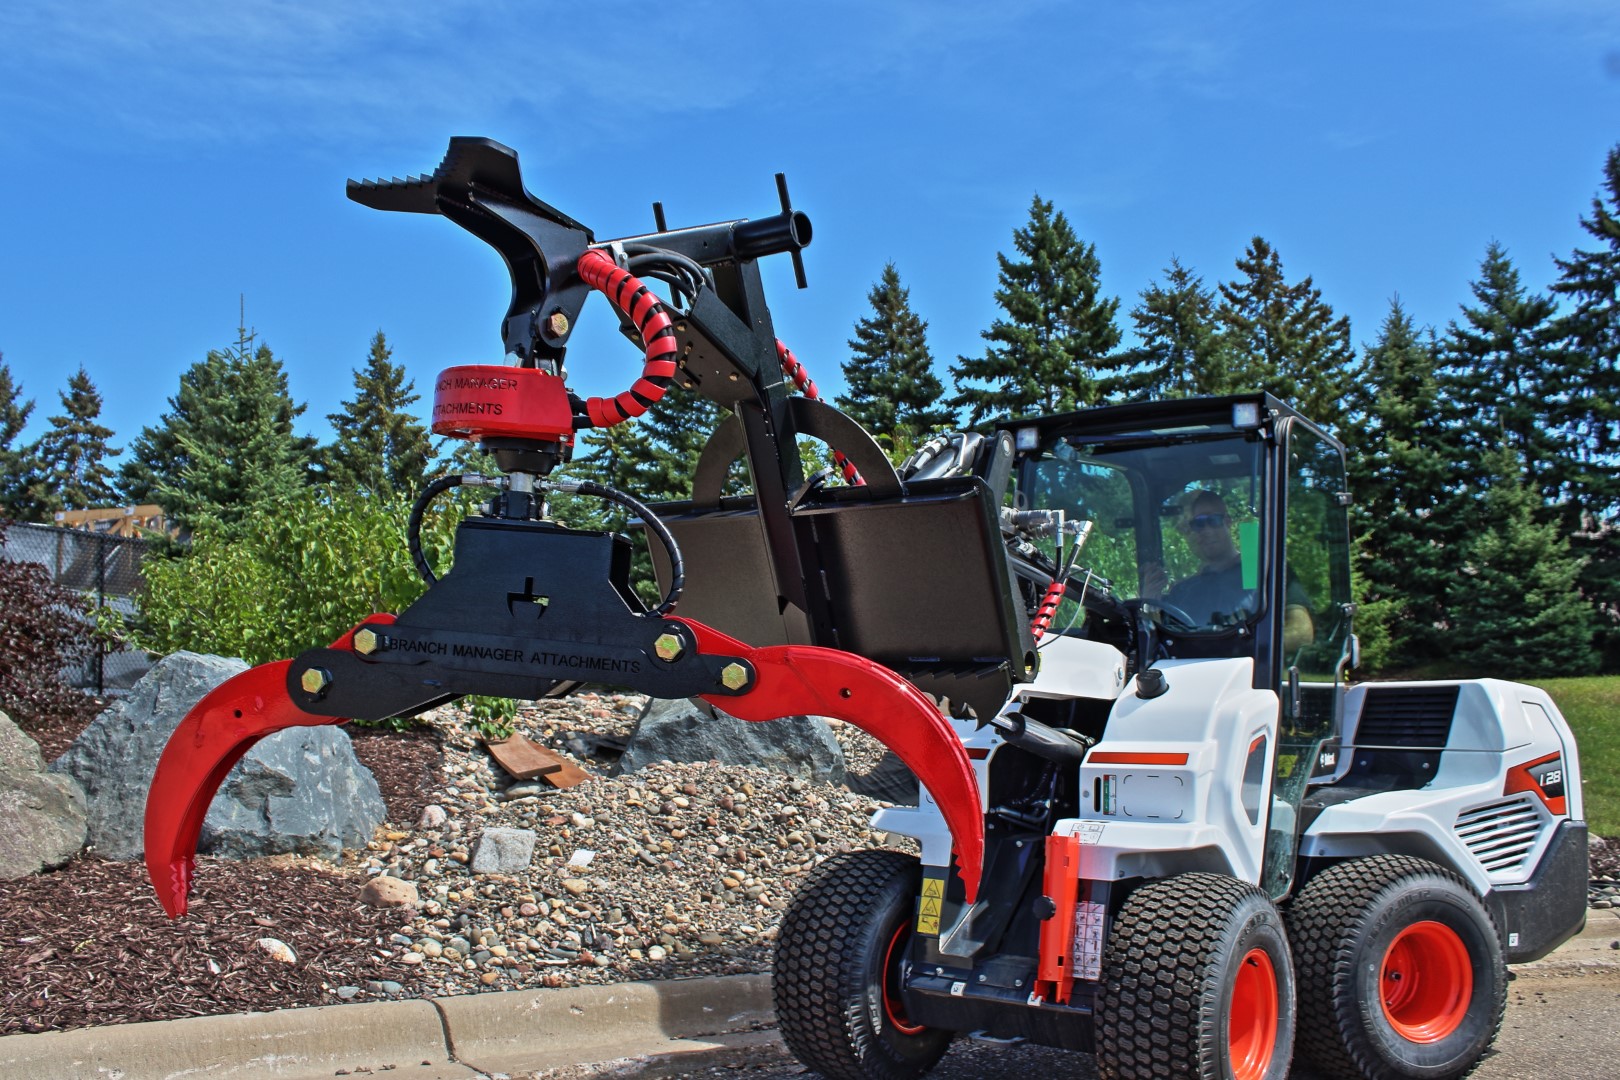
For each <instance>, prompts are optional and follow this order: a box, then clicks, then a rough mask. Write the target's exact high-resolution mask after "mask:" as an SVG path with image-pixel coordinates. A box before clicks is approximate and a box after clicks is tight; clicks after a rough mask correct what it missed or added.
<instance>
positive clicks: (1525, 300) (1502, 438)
mask: <svg viewBox="0 0 1620 1080" xmlns="http://www.w3.org/2000/svg"><path fill="white" fill-rule="evenodd" d="M1469 288H1470V290H1471V291H1472V292H1473V294H1474V299H1475V301H1476V302H1477V306H1474V307H1469V306H1466V305H1465V306H1464V307H1463V309H1462V314H1463V318H1462V321H1461V322H1458V321H1456V320H1453V321H1452V323H1451V326H1450V328H1449V329H1448V330H1447V332H1446V335H1445V337H1444V339H1443V340H1442V342H1441V357H1442V361H1443V363H1444V365H1445V377H1446V381H1447V383H1448V384H1449V385H1450V387H1451V388H1452V393H1453V394H1454V396H1455V398H1456V403H1457V405H1458V406H1460V407H1461V409H1462V410H1463V412H1464V413H1465V414H1466V415H1468V416H1469V417H1470V420H1469V423H1468V425H1467V430H1466V432H1465V437H1466V441H1465V445H1464V449H1463V455H1464V457H1463V463H1464V465H1465V467H1466V468H1468V469H1470V470H1471V471H1473V470H1478V469H1481V468H1482V467H1483V465H1484V462H1485V460H1486V458H1487V457H1488V456H1489V455H1490V454H1491V452H1492V451H1493V450H1494V449H1495V448H1496V447H1497V446H1498V445H1499V444H1502V443H1504V442H1505V444H1506V445H1507V447H1508V449H1510V450H1512V451H1513V453H1514V454H1515V455H1516V457H1517V459H1518V468H1519V470H1520V472H1521V473H1522V475H1523V476H1524V479H1525V482H1526V484H1528V485H1529V488H1530V490H1531V491H1533V492H1534V493H1535V494H1536V495H1537V496H1538V497H1539V498H1540V501H1541V503H1542V505H1543V506H1544V507H1546V506H1551V505H1553V504H1554V503H1557V502H1559V501H1560V500H1561V499H1562V497H1563V490H1564V486H1565V484H1566V483H1567V481H1568V478H1569V472H1570V470H1569V467H1568V457H1569V448H1568V444H1567V442H1566V440H1565V439H1564V438H1563V437H1562V436H1561V434H1560V433H1559V432H1557V431H1555V430H1553V428H1552V427H1551V426H1550V424H1549V411H1550V410H1551V409H1552V408H1553V403H1555V402H1557V401H1558V400H1559V399H1560V398H1561V397H1562V396H1563V395H1564V393H1565V385H1564V381H1565V380H1564V375H1563V372H1562V371H1561V368H1562V365H1563V358H1562V356H1561V355H1560V351H1559V349H1558V347H1557V342H1556V327H1555V324H1554V320H1553V315H1554V312H1555V311H1556V305H1555V304H1554V302H1553V301H1552V299H1551V298H1549V297H1546V296H1539V295H1535V294H1531V293H1528V292H1527V291H1526V290H1525V288H1524V286H1523V284H1521V282H1520V281H1519V272H1518V270H1517V269H1515V268H1514V266H1513V261H1512V260H1511V259H1510V258H1509V257H1508V254H1507V252H1506V251H1505V250H1503V248H1502V246H1501V245H1500V244H1497V243H1495V242H1492V243H1491V244H1490V245H1489V246H1487V247H1486V249H1485V258H1484V259H1483V260H1482V261H1481V262H1480V267H1479V278H1478V279H1477V280H1475V281H1474V282H1472V283H1471V284H1470V286H1469ZM1546 516H1547V515H1545V514H1544V515H1543V517H1544V519H1545V517H1546Z"/></svg>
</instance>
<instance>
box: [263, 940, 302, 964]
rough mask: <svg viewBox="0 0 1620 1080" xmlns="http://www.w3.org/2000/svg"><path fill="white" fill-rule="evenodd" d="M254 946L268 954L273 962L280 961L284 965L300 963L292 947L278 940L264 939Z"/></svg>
mask: <svg viewBox="0 0 1620 1080" xmlns="http://www.w3.org/2000/svg"><path fill="white" fill-rule="evenodd" d="M253 944H254V945H256V946H258V948H259V949H261V950H263V951H264V952H266V953H268V954H269V955H270V959H272V960H279V961H281V962H282V963H283V964H296V963H298V954H297V953H295V952H293V948H292V946H291V945H288V944H287V943H286V942H285V941H282V940H280V939H278V938H273V937H262V938H260V939H259V940H257V941H255V942H254V943H253Z"/></svg>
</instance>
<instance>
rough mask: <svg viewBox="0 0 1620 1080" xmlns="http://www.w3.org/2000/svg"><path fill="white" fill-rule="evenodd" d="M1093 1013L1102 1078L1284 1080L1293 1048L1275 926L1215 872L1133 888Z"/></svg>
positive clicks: (1289, 971)
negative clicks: (1095, 1011) (1094, 1012)
mask: <svg viewBox="0 0 1620 1080" xmlns="http://www.w3.org/2000/svg"><path fill="white" fill-rule="evenodd" d="M1096 1008H1097V1013H1096V1033H1097V1073H1098V1075H1099V1076H1100V1077H1102V1078H1103V1080H1145V1078H1148V1077H1197V1078H1199V1080H1282V1078H1283V1077H1285V1076H1287V1075H1288V1066H1289V1059H1290V1058H1291V1057H1292V1055H1293V1046H1294V969H1293V963H1292V959H1291V957H1290V955H1289V951H1288V938H1287V935H1286V933H1285V932H1284V929H1283V921H1282V916H1281V915H1279V914H1278V912H1277V908H1276V907H1275V905H1273V904H1272V902H1271V901H1270V900H1269V899H1267V897H1266V895H1265V894H1264V893H1262V892H1261V891H1260V890H1259V889H1257V888H1255V887H1254V886H1253V885H1249V884H1246V883H1244V882H1241V881H1238V880H1237V879H1236V878H1230V877H1225V876H1223V875H1220V874H1181V875H1179V876H1177V877H1173V878H1168V879H1166V880H1164V881H1158V882H1154V883H1152V884H1149V885H1143V886H1142V887H1141V888H1139V889H1137V890H1136V891H1135V892H1134V893H1132V894H1131V895H1130V897H1129V899H1127V900H1126V901H1125V906H1124V907H1123V908H1122V909H1121V910H1120V913H1119V917H1118V919H1116V920H1115V922H1114V929H1113V931H1112V932H1111V933H1110V935H1109V939H1108V947H1107V951H1106V952H1105V953H1104V955H1103V971H1102V983H1101V985H1100V986H1099V987H1098V993H1097V1006H1096Z"/></svg>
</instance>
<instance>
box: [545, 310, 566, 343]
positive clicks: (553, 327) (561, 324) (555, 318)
mask: <svg viewBox="0 0 1620 1080" xmlns="http://www.w3.org/2000/svg"><path fill="white" fill-rule="evenodd" d="M546 329H547V330H550V331H551V336H552V337H562V336H563V335H564V334H566V333H568V316H567V315H564V314H563V313H562V312H560V311H553V312H552V313H551V317H550V318H548V319H546Z"/></svg>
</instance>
